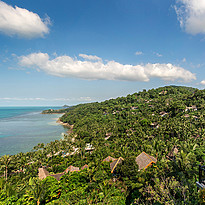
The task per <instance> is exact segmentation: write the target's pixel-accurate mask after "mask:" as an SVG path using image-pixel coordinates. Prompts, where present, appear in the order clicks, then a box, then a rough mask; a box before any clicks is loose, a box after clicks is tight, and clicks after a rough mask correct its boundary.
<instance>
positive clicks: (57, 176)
mask: <svg viewBox="0 0 205 205" xmlns="http://www.w3.org/2000/svg"><path fill="white" fill-rule="evenodd" d="M64 174H65V173H64V172H63V173H58V174H51V175H49V176H51V177H54V178H56V179H57V180H58V181H60V178H61V177H62V176H63V175H64Z"/></svg>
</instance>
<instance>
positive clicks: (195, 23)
mask: <svg viewBox="0 0 205 205" xmlns="http://www.w3.org/2000/svg"><path fill="white" fill-rule="evenodd" d="M174 8H175V11H176V14H177V17H178V21H179V22H180V26H181V28H183V29H184V30H185V31H186V32H187V33H190V34H192V35H195V34H199V33H202V34H204V33H205V1H204V0H178V1H177V4H176V5H175V7H174Z"/></svg>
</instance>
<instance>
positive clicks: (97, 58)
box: [79, 54, 102, 61]
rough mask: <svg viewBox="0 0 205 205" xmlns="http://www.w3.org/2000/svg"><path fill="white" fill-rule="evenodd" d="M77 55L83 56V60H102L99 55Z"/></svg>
mask: <svg viewBox="0 0 205 205" xmlns="http://www.w3.org/2000/svg"><path fill="white" fill-rule="evenodd" d="M79 56H80V57H82V58H84V59H85V60H91V61H101V60H102V59H101V58H100V57H98V56H93V55H86V54H79Z"/></svg>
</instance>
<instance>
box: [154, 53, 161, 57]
mask: <svg viewBox="0 0 205 205" xmlns="http://www.w3.org/2000/svg"><path fill="white" fill-rule="evenodd" d="M154 54H155V55H156V56H158V57H162V54H160V53H156V52H154Z"/></svg>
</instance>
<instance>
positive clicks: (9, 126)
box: [0, 107, 67, 156]
mask: <svg viewBox="0 0 205 205" xmlns="http://www.w3.org/2000/svg"><path fill="white" fill-rule="evenodd" d="M49 108H52V109H58V108H57V107H56V108H55V107H0V156H2V155H5V154H9V155H13V154H17V153H19V152H28V151H31V150H32V148H33V147H34V146H35V145H37V144H38V143H48V142H51V141H54V140H58V139H62V138H63V134H64V133H66V131H67V128H65V127H63V126H62V125H60V124H59V123H56V121H57V119H58V118H59V117H60V116H61V115H62V114H52V115H43V114H41V112H42V111H43V110H46V109H49Z"/></svg>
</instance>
